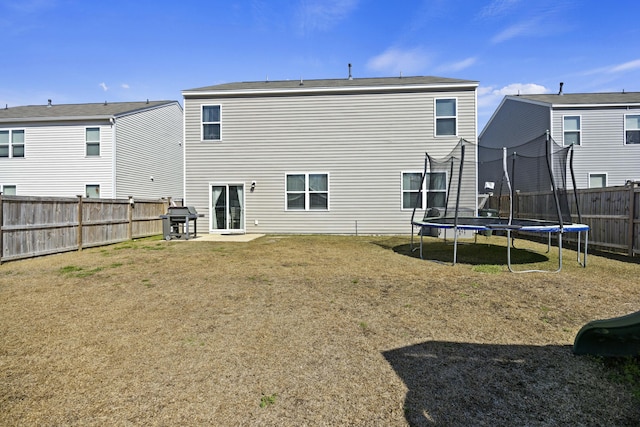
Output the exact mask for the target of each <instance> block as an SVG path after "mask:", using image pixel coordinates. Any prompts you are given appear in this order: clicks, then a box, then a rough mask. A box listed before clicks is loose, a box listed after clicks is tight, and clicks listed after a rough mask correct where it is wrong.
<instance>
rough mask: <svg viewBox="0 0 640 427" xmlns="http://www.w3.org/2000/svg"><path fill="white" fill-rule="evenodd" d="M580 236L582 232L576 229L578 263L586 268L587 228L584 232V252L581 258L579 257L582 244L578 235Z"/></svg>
mask: <svg viewBox="0 0 640 427" xmlns="http://www.w3.org/2000/svg"><path fill="white" fill-rule="evenodd" d="M581 236H582V232H581V231H578V247H577V248H576V253H577V255H578V264H580V265H581V266H582V267H584V268H587V245H588V242H589V230H585V232H584V253H583V259H582V260H581V259H580V247H581V246H582V245H581V244H580V242H581V241H580V237H581Z"/></svg>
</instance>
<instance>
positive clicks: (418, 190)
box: [402, 172, 447, 209]
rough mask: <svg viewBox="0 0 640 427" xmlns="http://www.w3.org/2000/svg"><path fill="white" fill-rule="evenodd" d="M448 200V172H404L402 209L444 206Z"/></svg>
mask: <svg viewBox="0 0 640 427" xmlns="http://www.w3.org/2000/svg"><path fill="white" fill-rule="evenodd" d="M446 202H447V174H446V172H427V176H426V177H425V180H424V183H423V182H422V173H421V172H403V173H402V209H413V208H414V207H415V208H418V209H426V208H443V207H445V205H446Z"/></svg>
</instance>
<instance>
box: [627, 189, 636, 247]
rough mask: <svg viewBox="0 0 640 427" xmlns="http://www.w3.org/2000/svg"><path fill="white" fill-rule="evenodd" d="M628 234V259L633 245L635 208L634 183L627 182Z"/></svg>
mask: <svg viewBox="0 0 640 427" xmlns="http://www.w3.org/2000/svg"><path fill="white" fill-rule="evenodd" d="M628 184H629V232H628V233H627V239H628V243H627V244H628V255H629V256H630V257H632V256H633V243H634V241H635V236H634V234H633V231H634V228H635V227H634V226H635V219H636V218H635V217H636V213H635V210H636V209H635V208H636V183H635V182H629V183H628Z"/></svg>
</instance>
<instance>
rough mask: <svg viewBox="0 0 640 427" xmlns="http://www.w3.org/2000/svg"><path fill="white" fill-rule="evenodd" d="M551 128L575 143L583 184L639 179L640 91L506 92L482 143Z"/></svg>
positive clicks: (525, 137)
mask: <svg viewBox="0 0 640 427" xmlns="http://www.w3.org/2000/svg"><path fill="white" fill-rule="evenodd" d="M546 131H549V132H550V135H551V137H552V138H553V139H554V140H555V141H556V142H557V143H558V144H560V145H571V144H573V145H574V161H573V162H574V164H573V168H574V173H575V178H576V186H577V187H578V188H590V187H603V186H616V185H624V184H625V183H626V182H627V181H629V180H631V181H638V180H640V167H639V166H638V165H640V92H626V93H625V92H618V93H586V94H568V93H567V94H563V93H562V92H559V93H558V94H556V95H552V94H547V95H519V96H507V97H505V98H504V99H503V100H502V103H501V104H500V106H499V107H498V108H497V110H496V111H495V112H494V114H493V116H492V117H491V119H490V120H489V122H488V123H487V125H486V126H485V128H484V129H483V130H482V133H481V134H480V136H479V144H480V145H481V146H485V147H494V148H499V147H515V146H518V145H520V144H522V143H525V142H527V141H529V140H531V139H533V138H535V137H538V136H540V135H542V134H544V133H545V132H546ZM480 168H481V170H480V171H479V173H480V175H481V176H482V166H480ZM481 181H482V180H481Z"/></svg>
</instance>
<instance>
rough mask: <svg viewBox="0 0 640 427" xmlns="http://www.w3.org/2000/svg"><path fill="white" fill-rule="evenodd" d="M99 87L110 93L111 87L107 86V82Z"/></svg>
mask: <svg viewBox="0 0 640 427" xmlns="http://www.w3.org/2000/svg"><path fill="white" fill-rule="evenodd" d="M98 86H100V87H101V88H102V90H103V91H105V92H106V91H108V90H109V87H108V86H107V84H106V83H105V82H102V83H100V84H99V85H98Z"/></svg>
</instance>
